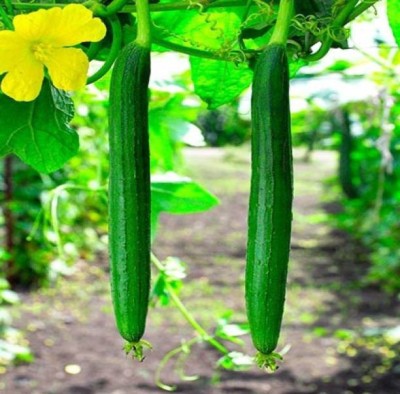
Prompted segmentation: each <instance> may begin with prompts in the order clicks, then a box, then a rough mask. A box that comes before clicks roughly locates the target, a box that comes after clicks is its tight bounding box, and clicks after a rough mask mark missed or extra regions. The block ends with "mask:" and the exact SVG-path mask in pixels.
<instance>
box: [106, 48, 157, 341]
mask: <svg viewBox="0 0 400 394" xmlns="http://www.w3.org/2000/svg"><path fill="white" fill-rule="evenodd" d="M149 78H150V51H149V49H148V48H144V47H141V46H138V45H137V44H135V43H131V44H128V45H127V46H125V47H124V48H123V50H122V51H121V53H120V54H119V56H118V58H117V60H116V62H115V65H114V69H113V72H112V76H111V85H110V98H109V146H110V152H109V155H110V182H109V250H110V275H111V291H112V299H113V305H114V314H115V318H116V324H117V328H118V331H119V332H120V334H121V336H122V337H123V338H124V339H126V340H127V341H128V342H132V343H135V342H138V341H139V340H140V339H141V337H142V336H143V334H144V330H145V324H146V316H147V309H148V302H149V292H150V246H151V241H150V198H151V194H150V159H149V131H148V85H149Z"/></svg>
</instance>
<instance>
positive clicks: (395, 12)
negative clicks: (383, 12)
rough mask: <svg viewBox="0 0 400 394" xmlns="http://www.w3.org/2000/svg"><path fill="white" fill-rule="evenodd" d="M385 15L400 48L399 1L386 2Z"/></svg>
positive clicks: (389, 0)
mask: <svg viewBox="0 0 400 394" xmlns="http://www.w3.org/2000/svg"><path fill="white" fill-rule="evenodd" d="M387 15H388V19H389V25H390V27H391V29H392V32H393V35H394V38H395V40H396V43H397V45H398V46H399V47H400V1H399V0H387Z"/></svg>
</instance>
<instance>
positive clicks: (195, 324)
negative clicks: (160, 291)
mask: <svg viewBox="0 0 400 394" xmlns="http://www.w3.org/2000/svg"><path fill="white" fill-rule="evenodd" d="M151 262H152V263H153V264H154V265H155V266H156V268H157V269H158V270H159V271H160V272H164V270H165V268H164V265H163V264H162V263H161V261H160V260H158V258H157V257H156V256H155V255H154V254H153V253H152V254H151ZM165 287H166V289H167V291H168V294H169V296H170V297H171V299H172V301H173V302H174V304H175V305H176V307H177V308H178V310H179V312H180V313H181V314H182V315H183V317H184V318H185V319H186V321H187V322H188V323H189V324H190V325H191V326H192V327H193V328H194V330H195V331H196V332H197V333H198V334H199V335H200V336H201V338H202V339H203V340H205V341H206V342H208V343H209V344H210V345H211V346H213V347H214V348H215V349H217V350H218V351H219V352H221V353H222V354H224V355H226V354H228V353H229V350H228V349H227V348H226V347H225V346H224V345H222V344H221V343H219V342H218V341H217V340H216V339H215V338H213V337H212V336H210V335H209V334H208V333H207V331H206V330H205V329H204V328H203V327H202V326H201V325H200V323H198V322H197V321H196V319H195V318H194V317H193V315H192V314H191V313H190V312H189V311H188V310H187V308H186V307H185V305H184V304H183V302H182V301H181V299H180V298H179V297H178V295H177V294H176V292H175V289H174V288H173V287H172V286H171V284H170V283H168V281H166V282H165Z"/></svg>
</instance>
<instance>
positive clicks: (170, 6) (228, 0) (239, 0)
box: [12, 0, 247, 14]
mask: <svg viewBox="0 0 400 394" xmlns="http://www.w3.org/2000/svg"><path fill="white" fill-rule="evenodd" d="M246 3H247V0H216V1H215V2H211V3H210V2H209V0H200V1H199V2H196V3H193V1H190V0H182V1H177V2H173V3H160V4H150V6H149V8H150V11H151V12H164V11H178V10H186V11H191V10H193V8H196V7H198V6H199V5H203V6H204V7H207V8H225V7H241V6H245V5H246ZM83 4H84V5H87V7H88V8H91V7H92V6H93V3H92V2H87V3H83ZM66 5H68V3H43V4H39V3H36V4H35V3H17V2H15V3H12V6H13V8H14V9H16V10H24V11H29V10H30V11H35V10H39V9H46V8H53V7H61V8H62V7H65V6H66ZM136 11H137V7H136V5H127V6H124V7H123V8H122V9H120V10H119V11H118V12H119V13H125V14H130V13H132V12H133V13H135V12H136Z"/></svg>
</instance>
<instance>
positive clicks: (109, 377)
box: [0, 148, 400, 394]
mask: <svg viewBox="0 0 400 394" xmlns="http://www.w3.org/2000/svg"><path fill="white" fill-rule="evenodd" d="M186 157H187V160H186V161H187V172H188V174H189V175H190V176H192V177H193V178H194V179H195V180H198V181H200V182H201V183H202V184H204V185H205V186H206V187H207V188H208V189H209V190H211V191H212V192H214V193H215V194H216V195H217V196H218V197H219V198H220V200H221V204H220V205H219V206H218V207H216V208H215V209H213V210H212V211H210V212H207V213H204V214H197V215H187V216H163V217H162V223H161V226H160V231H159V237H158V240H157V242H156V245H155V248H154V251H155V253H156V254H157V255H158V256H159V257H160V258H166V257H167V256H178V257H179V258H180V259H182V260H183V261H185V262H186V263H187V273H188V276H187V279H186V281H185V286H184V288H183V290H182V292H181V296H182V299H183V301H184V303H185V304H186V306H187V308H188V309H189V310H190V311H191V312H192V313H193V315H194V316H195V317H196V318H197V319H198V320H199V321H200V322H201V323H202V324H203V325H204V326H205V327H206V328H207V329H209V330H210V332H212V330H213V329H214V328H215V326H216V318H217V317H221V316H223V315H224V314H226V311H227V310H231V311H233V314H232V317H231V318H232V322H234V323H243V322H244V321H245V313H244V301H243V279H244V277H243V272H244V262H245V247H246V218H247V203H248V188H249V163H250V162H249V154H248V150H246V149H245V148H240V149H225V150H221V149H199V150H193V149H191V150H188V151H187V152H186ZM335 167H336V160H335V156H334V155H333V154H331V153H327V152H315V153H314V156H313V158H312V161H311V162H304V161H303V160H302V159H301V153H300V152H296V160H295V203H294V229H293V237H292V253H291V262H290V274H289V285H288V294H287V307H286V311H285V317H284V324H283V330H282V336H281V345H280V348H279V349H282V348H285V349H286V350H288V351H287V353H286V354H285V357H284V358H285V360H284V363H283V364H282V365H281V368H280V369H279V370H278V371H277V372H276V373H275V374H267V373H265V372H263V371H260V370H258V369H257V368H256V367H254V368H252V369H250V370H248V371H243V372H233V371H225V370H215V369H213V367H214V365H215V362H216V361H217V360H218V358H219V357H220V355H219V354H218V353H217V352H216V351H215V350H214V349H213V348H211V347H210V346H209V345H207V344H204V343H203V344H199V345H196V346H194V347H193V349H192V353H191V355H190V356H189V357H188V359H187V360H186V364H185V371H186V372H187V373H188V374H190V375H194V374H195V375H197V376H198V377H199V378H198V379H197V380H194V381H186V382H182V381H180V379H179V376H178V375H177V374H176V373H175V371H174V369H173V368H172V366H169V365H167V366H166V368H165V369H164V371H163V373H162V379H163V381H164V382H165V383H168V384H176V385H177V392H180V393H191V394H200V393H204V394H222V393H243V394H246V393H254V394H260V393H269V392H271V393H274V394H301V393H315V394H323V393H327V394H340V393H345V394H351V393H354V394H358V393H360V394H367V393H370V394H395V393H396V394H398V393H399V387H400V360H399V358H398V357H399V356H398V353H396V350H397V351H398V350H399V346H398V342H397V345H396V339H395V338H394V337H393V335H391V333H392V332H393V331H390V330H388V329H390V328H391V327H396V326H399V318H398V316H399V315H400V313H399V305H398V304H397V305H396V302H395V300H393V299H392V298H390V297H388V296H385V295H383V294H382V293H380V292H379V291H378V289H377V288H375V287H373V286H370V285H367V284H365V283H363V282H360V280H359V279H360V278H361V277H362V276H363V274H364V273H365V271H366V270H367V267H368V264H367V254H366V252H365V250H364V249H363V248H361V247H360V246H359V245H357V243H356V242H355V241H353V240H351V239H350V237H349V236H347V235H345V234H343V233H342V232H340V231H338V230H335V229H333V228H332V227H330V225H329V223H328V221H327V217H328V214H331V215H332V214H334V213H335V212H338V209H339V207H338V204H336V203H332V196H333V195H332V194H331V196H330V197H329V194H330V193H335V194H336V193H337V191H332V190H333V189H327V187H326V185H325V182H324V181H325V180H326V179H327V178H329V177H331V176H332V175H334V171H335ZM329 190H330V191H329ZM328 197H329V198H328ZM106 260H107V259H106V257H105V256H99V259H98V261H95V262H90V263H87V262H79V263H77V266H76V272H75V273H74V274H73V275H72V276H70V277H68V278H67V279H65V280H62V281H60V282H59V283H58V284H57V286H56V287H54V288H49V289H44V290H40V291H38V292H35V293H28V294H23V295H22V299H23V302H22V305H23V306H22V307H21V308H20V310H19V311H18V317H17V318H16V319H15V321H16V324H17V326H18V327H19V328H21V329H23V330H24V331H25V332H26V335H27V338H28V340H29V343H30V346H31V348H32V350H33V352H34V355H35V362H34V363H32V364H29V365H19V366H15V367H11V368H9V369H8V371H7V372H5V373H4V374H3V375H2V379H1V382H0V393H7V394H131V393H134V394H142V393H143V394H144V393H159V392H161V391H160V389H159V388H157V386H156V384H155V381H154V376H155V372H156V369H157V366H158V365H159V362H160V360H161V359H162V358H163V355H165V353H167V352H168V351H170V350H171V349H173V348H174V347H176V346H178V345H179V344H180V343H181V340H182V339H190V338H192V337H193V335H194V333H193V330H192V329H191V328H190V326H188V325H187V323H186V322H185V320H184V319H183V317H181V315H180V314H179V312H178V311H177V310H176V309H175V308H173V306H169V307H159V306H157V307H155V308H153V309H151V310H150V312H149V320H148V327H147V331H146V339H148V340H149V341H150V342H151V343H152V344H153V347H154V349H153V351H151V352H150V353H149V354H148V355H147V357H146V359H145V360H144V362H143V363H138V362H134V361H132V360H131V359H130V358H127V357H125V356H124V354H123V352H122V350H121V346H122V341H121V339H120V338H119V336H118V334H117V332H116V330H115V327H114V321H113V316H112V309H111V302H110V297H109V288H108V273H107V261H106ZM383 333H385V334H384V335H383ZM243 339H244V341H245V345H244V348H239V347H238V346H236V345H232V346H231V345H229V344H227V346H231V348H232V350H240V351H243V352H245V353H247V354H252V353H253V349H252V347H251V344H250V340H249V338H248V336H245V337H244V338H243ZM397 340H398V338H397ZM396 348H397V349H396ZM279 349H278V350H279Z"/></svg>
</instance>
